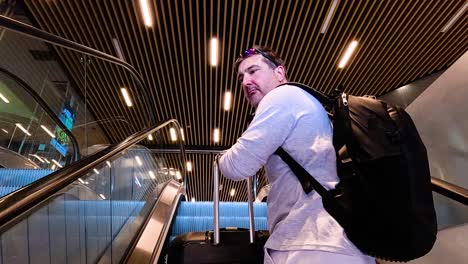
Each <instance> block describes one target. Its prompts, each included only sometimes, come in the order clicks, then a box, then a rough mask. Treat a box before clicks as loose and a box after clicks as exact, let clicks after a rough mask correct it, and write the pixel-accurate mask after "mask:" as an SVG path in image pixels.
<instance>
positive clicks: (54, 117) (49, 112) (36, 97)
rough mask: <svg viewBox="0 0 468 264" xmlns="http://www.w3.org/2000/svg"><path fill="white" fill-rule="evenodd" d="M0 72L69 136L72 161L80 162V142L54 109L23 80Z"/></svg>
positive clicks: (2, 70)
mask: <svg viewBox="0 0 468 264" xmlns="http://www.w3.org/2000/svg"><path fill="white" fill-rule="evenodd" d="M0 72H1V73H3V74H5V75H7V76H8V77H10V78H11V79H13V80H14V81H15V82H16V83H18V84H19V85H20V86H21V87H22V88H23V89H24V90H25V91H26V92H27V93H28V94H29V95H30V96H31V97H32V98H33V99H34V100H35V101H36V102H37V103H38V104H39V105H40V106H41V107H42V109H43V110H44V111H45V112H46V113H47V115H48V116H49V117H50V118H51V119H52V120H53V121H54V122H55V123H56V124H57V125H58V126H59V127H60V128H61V129H62V130H63V132H65V134H67V136H68V137H69V138H70V140H71V142H72V144H73V158H72V161H78V160H80V159H81V156H80V149H79V146H78V141H77V140H76V138H75V136H74V135H73V134H72V133H71V131H70V130H69V129H68V128H67V127H66V126H65V125H64V124H63V123H62V121H60V119H59V118H58V117H57V115H56V114H55V113H54V111H53V110H52V109H50V107H49V105H48V104H47V103H46V102H45V101H44V100H43V99H42V98H41V96H40V95H39V94H37V93H36V91H34V89H33V88H32V87H31V86H29V85H28V84H27V83H26V82H25V81H23V80H22V79H21V78H19V77H18V76H16V75H15V74H13V73H11V72H9V71H8V70H6V69H3V68H0Z"/></svg>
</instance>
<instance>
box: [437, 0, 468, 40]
mask: <svg viewBox="0 0 468 264" xmlns="http://www.w3.org/2000/svg"><path fill="white" fill-rule="evenodd" d="M467 8H468V1H466V2H465V4H464V5H463V6H462V7H461V8H460V9H459V10H458V11H457V13H456V14H455V15H454V16H453V17H452V18H451V19H450V20H449V22H447V24H445V26H444V27H443V28H442V30H441V31H440V32H442V33H445V32H447V30H449V29H450V28H451V27H452V25H453V24H455V21H457V20H458V19H459V18H460V17H461V16H462V15H463V13H464V12H465V11H466V9H467Z"/></svg>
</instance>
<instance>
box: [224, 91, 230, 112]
mask: <svg viewBox="0 0 468 264" xmlns="http://www.w3.org/2000/svg"><path fill="white" fill-rule="evenodd" d="M229 109H231V92H226V93H224V110H226V111H229Z"/></svg>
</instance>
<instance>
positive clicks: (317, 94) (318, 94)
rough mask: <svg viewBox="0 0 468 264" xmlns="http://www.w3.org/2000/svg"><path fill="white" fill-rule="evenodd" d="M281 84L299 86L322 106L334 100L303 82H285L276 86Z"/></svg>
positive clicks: (328, 104)
mask: <svg viewBox="0 0 468 264" xmlns="http://www.w3.org/2000/svg"><path fill="white" fill-rule="evenodd" d="M283 85H292V86H296V87H299V88H301V89H302V90H304V91H306V92H308V93H309V94H311V95H312V96H313V97H315V98H316V99H317V100H318V101H319V102H320V103H321V104H322V105H323V106H326V107H328V106H330V105H331V104H332V102H333V101H334V100H333V99H332V98H330V97H328V96H327V95H325V94H323V93H321V92H319V91H317V90H316V89H314V88H312V87H309V86H307V85H305V84H302V83H297V82H287V83H283V84H280V85H278V86H283Z"/></svg>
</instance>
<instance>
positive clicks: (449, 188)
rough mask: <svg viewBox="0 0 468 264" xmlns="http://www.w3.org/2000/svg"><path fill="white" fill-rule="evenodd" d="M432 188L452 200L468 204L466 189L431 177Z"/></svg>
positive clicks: (467, 191)
mask: <svg viewBox="0 0 468 264" xmlns="http://www.w3.org/2000/svg"><path fill="white" fill-rule="evenodd" d="M431 183H432V190H433V191H434V192H436V193H439V194H441V195H443V196H446V197H448V198H450V199H452V200H455V201H457V202H460V203H462V204H464V205H468V190H467V189H465V188H463V187H461V186H458V185H455V184H452V183H450V182H447V181H444V180H441V179H438V178H435V177H431Z"/></svg>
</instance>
